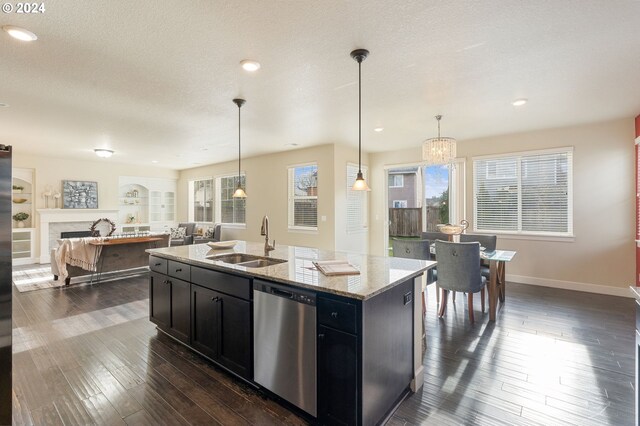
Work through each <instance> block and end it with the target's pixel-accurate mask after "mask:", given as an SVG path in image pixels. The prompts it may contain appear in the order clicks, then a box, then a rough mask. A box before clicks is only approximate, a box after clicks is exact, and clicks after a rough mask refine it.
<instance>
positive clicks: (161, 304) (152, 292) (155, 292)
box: [149, 272, 171, 329]
mask: <svg viewBox="0 0 640 426" xmlns="http://www.w3.org/2000/svg"><path fill="white" fill-rule="evenodd" d="M149 319H150V320H151V322H153V323H154V324H156V325H158V326H160V327H162V328H165V329H168V328H169V327H170V326H171V284H170V282H169V277H168V276H166V275H163V274H158V273H156V272H151V273H150V274H149Z"/></svg>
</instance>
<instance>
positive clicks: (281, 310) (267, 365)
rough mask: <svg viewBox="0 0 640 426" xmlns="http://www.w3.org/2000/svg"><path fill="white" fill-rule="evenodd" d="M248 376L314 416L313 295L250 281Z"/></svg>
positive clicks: (281, 286) (314, 323) (315, 408)
mask: <svg viewBox="0 0 640 426" xmlns="http://www.w3.org/2000/svg"><path fill="white" fill-rule="evenodd" d="M253 351H254V356H253V373H254V381H255V382H256V383H258V384H260V385H261V386H263V387H265V388H267V389H269V390H270V391H271V392H273V393H275V394H276V395H278V396H280V397H281V398H283V399H285V400H287V401H289V402H290V403H291V404H293V405H295V406H297V407H299V408H301V409H302V410H304V411H306V412H307V413H309V414H311V415H313V416H314V417H316V416H317V404H316V296H315V294H314V293H312V292H308V291H303V290H297V289H293V288H291V287H288V286H283V285H278V284H273V283H270V282H266V281H261V280H257V279H256V280H254V281H253Z"/></svg>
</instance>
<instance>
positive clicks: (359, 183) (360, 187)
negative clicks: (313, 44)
mask: <svg viewBox="0 0 640 426" xmlns="http://www.w3.org/2000/svg"><path fill="white" fill-rule="evenodd" d="M367 56H369V51H368V50H366V49H356V50H354V51H353V52H351V57H352V58H353V59H355V60H356V62H358V176H357V177H356V181H355V182H354V183H353V187H352V188H351V189H353V190H354V191H371V189H370V188H369V186H368V185H367V182H365V180H364V176H363V175H362V61H364V60H365V59H367Z"/></svg>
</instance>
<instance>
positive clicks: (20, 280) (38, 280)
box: [13, 276, 53, 286]
mask: <svg viewBox="0 0 640 426" xmlns="http://www.w3.org/2000/svg"><path fill="white" fill-rule="evenodd" d="M52 278H53V276H48V277H24V278H14V279H13V282H14V284H15V285H17V286H19V285H26V284H39V283H46V282H49V281H51V279H52Z"/></svg>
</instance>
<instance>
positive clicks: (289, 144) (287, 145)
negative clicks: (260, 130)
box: [284, 142, 300, 148]
mask: <svg viewBox="0 0 640 426" xmlns="http://www.w3.org/2000/svg"><path fill="white" fill-rule="evenodd" d="M284 146H285V147H287V148H295V147H296V146H300V144H299V143H295V142H293V143H286V144H284Z"/></svg>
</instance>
